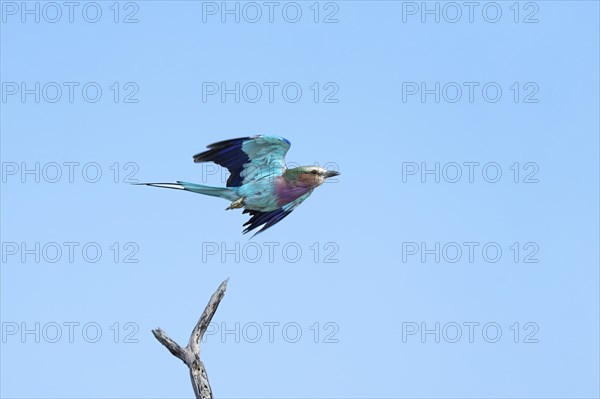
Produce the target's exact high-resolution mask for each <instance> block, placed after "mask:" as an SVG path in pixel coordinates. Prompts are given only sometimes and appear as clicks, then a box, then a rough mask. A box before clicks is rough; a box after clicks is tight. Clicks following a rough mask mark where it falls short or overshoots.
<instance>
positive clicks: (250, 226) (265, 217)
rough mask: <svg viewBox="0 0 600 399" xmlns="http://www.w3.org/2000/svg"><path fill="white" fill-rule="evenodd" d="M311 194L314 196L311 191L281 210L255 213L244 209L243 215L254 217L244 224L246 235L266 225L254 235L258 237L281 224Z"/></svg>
mask: <svg viewBox="0 0 600 399" xmlns="http://www.w3.org/2000/svg"><path fill="white" fill-rule="evenodd" d="M311 194H312V190H310V191H309V192H307V193H306V194H304V195H302V196H300V197H299V198H297V199H295V200H294V201H292V202H290V203H289V204H285V205H284V206H282V207H281V208H279V209H275V210H274V211H270V212H260V211H254V210H251V209H244V212H243V213H249V214H250V215H251V216H252V217H251V218H250V219H249V220H248V221H247V222H246V223H244V227H246V226H247V227H246V229H245V230H244V234H246V233H248V232H250V231H252V230H254V229H256V228H258V227H260V226H262V225H264V226H263V227H262V228H261V229H260V230H258V231H257V232H256V233H254V235H256V234H258V233H262V232H263V231H265V230H266V229H268V228H269V227H271V226H273V225H275V224H277V223H279V222H281V221H282V220H283V219H284V218H285V217H286V216H287V215H289V214H290V213H292V211H293V210H294V209H296V208H297V207H298V205H300V204H301V203H302V201H304V200H305V199H307V198H308V197H309V196H310V195H311Z"/></svg>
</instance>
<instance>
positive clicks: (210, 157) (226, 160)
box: [194, 137, 252, 187]
mask: <svg viewBox="0 0 600 399" xmlns="http://www.w3.org/2000/svg"><path fill="white" fill-rule="evenodd" d="M251 139H252V137H242V138H239V139H232V140H225V141H220V142H218V143H214V144H211V145H209V146H208V148H209V150H207V151H204V152H201V153H200V154H196V155H194V162H214V163H216V164H217V165H221V166H223V167H225V168H227V169H228V170H229V173H231V175H230V176H229V178H228V179H227V187H238V186H241V185H242V180H243V179H242V177H241V176H240V173H241V172H242V170H243V169H244V164H246V163H249V162H250V158H249V157H248V154H246V153H245V152H244V151H243V150H242V145H243V144H244V142H245V141H247V140H251Z"/></svg>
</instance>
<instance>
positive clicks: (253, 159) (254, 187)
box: [141, 135, 339, 235]
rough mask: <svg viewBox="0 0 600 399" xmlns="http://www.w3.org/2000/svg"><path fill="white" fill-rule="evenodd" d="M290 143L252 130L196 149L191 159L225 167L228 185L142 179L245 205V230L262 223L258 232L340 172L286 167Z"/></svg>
mask: <svg viewBox="0 0 600 399" xmlns="http://www.w3.org/2000/svg"><path fill="white" fill-rule="evenodd" d="M290 145H291V143H290V142H289V141H288V140H286V139H284V138H283V137H277V136H265V135H258V136H251V137H243V138H238V139H232V140H225V141H220V142H218V143H214V144H211V145H209V146H208V150H206V151H204V152H201V153H199V154H196V155H194V162H196V163H199V162H214V163H216V164H218V165H221V166H223V167H225V168H227V169H228V170H229V173H230V176H229V178H228V179H227V184H226V187H211V186H205V185H200V184H195V183H187V182H183V181H178V182H177V183H141V184H145V185H147V186H153V187H163V188H172V189H177V190H185V191H190V192H193V193H198V194H204V195H210V196H213V197H220V198H224V199H226V200H228V201H231V204H230V205H229V206H228V207H227V208H226V209H236V208H244V212H243V213H249V214H250V219H249V220H248V221H247V222H246V223H245V224H244V227H245V228H246V229H245V230H244V234H246V233H248V232H250V231H252V230H255V229H257V228H259V227H261V226H262V228H261V229H260V230H258V231H257V232H256V233H255V234H254V235H256V234H258V233H261V232H263V231H265V230H267V229H268V228H270V227H272V226H273V225H275V224H276V223H279V222H280V221H281V220H283V218H285V217H286V216H288V215H289V214H290V213H292V211H293V210H294V209H296V208H297V207H298V205H300V204H301V203H302V201H304V200H305V199H307V198H308V197H309V196H310V195H311V194H312V192H313V190H314V189H315V188H316V187H318V186H320V185H321V184H323V183H324V182H325V179H327V178H330V177H333V176H337V175H339V172H337V171H334V170H327V169H324V168H320V167H318V166H300V167H297V168H290V169H288V168H286V165H285V155H286V153H287V152H288V150H289V149H290Z"/></svg>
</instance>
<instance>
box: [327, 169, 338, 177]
mask: <svg viewBox="0 0 600 399" xmlns="http://www.w3.org/2000/svg"><path fill="white" fill-rule="evenodd" d="M339 174H340V172H336V171H335V170H328V171H327V172H325V178H326V179H327V178H329V177H333V176H337V175H339Z"/></svg>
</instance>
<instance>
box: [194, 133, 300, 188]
mask: <svg viewBox="0 0 600 399" xmlns="http://www.w3.org/2000/svg"><path fill="white" fill-rule="evenodd" d="M289 148H290V142H289V141H288V140H286V139H284V138H282V137H276V136H263V135H258V136H251V137H242V138H239V139H232V140H225V141H219V142H218V143H214V144H211V145H209V146H208V150H207V151H204V152H201V153H200V154H196V155H194V162H214V163H216V164H218V165H221V166H223V167H225V168H227V169H228V170H229V173H231V175H230V176H229V178H228V179H227V187H239V186H241V185H242V184H244V182H245V180H246V181H250V180H253V179H258V178H262V177H264V176H265V175H273V174H281V173H283V171H284V169H285V154H286V153H287V151H288V149H289Z"/></svg>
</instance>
